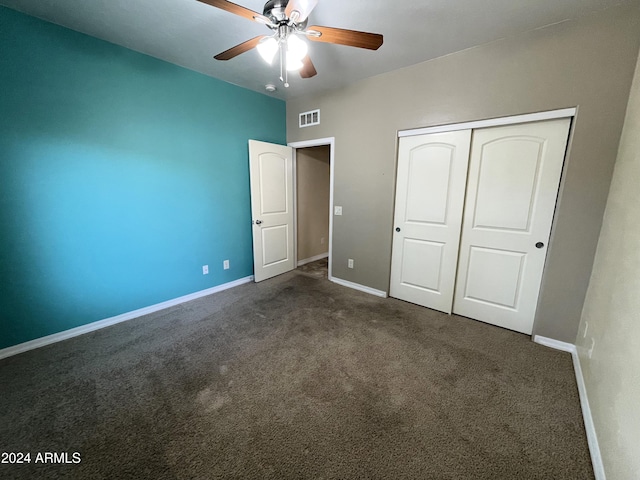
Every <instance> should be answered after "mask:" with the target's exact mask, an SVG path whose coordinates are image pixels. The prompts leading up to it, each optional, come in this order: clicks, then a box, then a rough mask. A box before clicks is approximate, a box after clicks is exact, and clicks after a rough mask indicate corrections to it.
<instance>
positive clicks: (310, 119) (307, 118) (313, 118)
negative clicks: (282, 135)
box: [299, 109, 320, 128]
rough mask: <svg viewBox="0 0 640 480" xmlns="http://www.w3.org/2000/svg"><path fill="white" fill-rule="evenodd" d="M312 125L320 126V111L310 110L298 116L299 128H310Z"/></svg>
mask: <svg viewBox="0 0 640 480" xmlns="http://www.w3.org/2000/svg"><path fill="white" fill-rule="evenodd" d="M312 125H320V110H319V109H318V110H311V111H310V112H304V113H301V114H300V122H299V126H300V128H302V127H310V126H312Z"/></svg>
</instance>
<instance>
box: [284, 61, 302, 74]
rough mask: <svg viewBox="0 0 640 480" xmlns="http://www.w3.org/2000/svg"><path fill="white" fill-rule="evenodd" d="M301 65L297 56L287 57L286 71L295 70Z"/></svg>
mask: <svg viewBox="0 0 640 480" xmlns="http://www.w3.org/2000/svg"><path fill="white" fill-rule="evenodd" d="M302 67H304V63H302V60H298V59H297V58H287V70H288V71H290V72H295V71H296V70H300V69H301V68H302Z"/></svg>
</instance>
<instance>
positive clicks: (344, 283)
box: [329, 277, 387, 298]
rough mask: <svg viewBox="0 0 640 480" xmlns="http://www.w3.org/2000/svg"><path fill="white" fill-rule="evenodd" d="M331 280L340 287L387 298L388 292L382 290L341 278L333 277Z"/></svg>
mask: <svg viewBox="0 0 640 480" xmlns="http://www.w3.org/2000/svg"><path fill="white" fill-rule="evenodd" d="M329 280H331V281H332V282H333V283H337V284H338V285H342V286H343V287H349V288H353V289H354V290H360V291H361V292H364V293H368V294H370V295H375V296H376V297H382V298H387V292H383V291H382V290H376V289H375V288H371V287H366V286H364V285H360V284H359V283H353V282H350V281H348V280H342V279H341V278H336V277H331V278H330V279H329Z"/></svg>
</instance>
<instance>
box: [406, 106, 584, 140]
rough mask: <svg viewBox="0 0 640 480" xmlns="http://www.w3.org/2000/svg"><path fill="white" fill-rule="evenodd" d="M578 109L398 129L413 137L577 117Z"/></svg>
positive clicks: (562, 109)
mask: <svg viewBox="0 0 640 480" xmlns="http://www.w3.org/2000/svg"><path fill="white" fill-rule="evenodd" d="M577 111H578V109H577V108H576V107H571V108H561V109H559V110H548V111H545V112H536V113H525V114H523V115H511V116H508V117H497V118H488V119H486V120H477V121H474V122H463V123H451V124H448V125H437V126H434V127H425V128H413V129H409V130H398V138H402V137H411V136H414V135H424V134H427V133H444V132H454V131H456V130H477V129H478V128H487V127H501V126H506V125H515V124H517V123H529V122H540V121H544V120H555V119H557V118H569V117H575V116H576V113H577ZM569 138H571V137H569Z"/></svg>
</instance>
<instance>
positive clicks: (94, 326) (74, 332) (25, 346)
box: [0, 275, 253, 359]
mask: <svg viewBox="0 0 640 480" xmlns="http://www.w3.org/2000/svg"><path fill="white" fill-rule="evenodd" d="M252 281H253V275H250V276H248V277H244V278H240V279H238V280H234V281H233V282H229V283H224V284H222V285H218V286H217V287H212V288H208V289H206V290H200V291H199V292H195V293H190V294H188V295H184V296H182V297H178V298H174V299H173V300H167V301H166V302H162V303H156V304H155V305H151V306H149V307H144V308H139V309H138V310H133V311H131V312H127V313H123V314H121V315H116V316H115V317H111V318H105V319H104V320H98V321H96V322H91V323H88V324H87V325H81V326H79V327H76V328H72V329H70V330H65V331H63V332H59V333H54V334H52V335H47V336H46V337H40V338H36V339H35V340H30V341H28V342H24V343H20V344H18V345H13V346H11V347H7V348H3V349H2V350H0V359H2V358H7V357H11V356H13V355H18V354H19V353H23V352H27V351H29V350H34V349H36V348H40V347H44V346H45V345H50V344H52V343H56V342H61V341H62V340H67V339H69V338H73V337H77V336H79V335H83V334H85V333H89V332H94V331H96V330H100V329H102V328H105V327H110V326H111V325H115V324H117V323H121V322H126V321H127V320H133V319H134V318H138V317H141V316H143V315H148V314H150V313H154V312H157V311H160V310H164V309H165V308H169V307H173V306H175V305H179V304H181V303H185V302H189V301H191V300H195V299H197V298H201V297H206V296H207V295H211V294H214V293H218V292H221V291H223V290H228V289H229V288H233V287H237V286H239V285H242V284H245V283H249V282H252Z"/></svg>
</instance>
